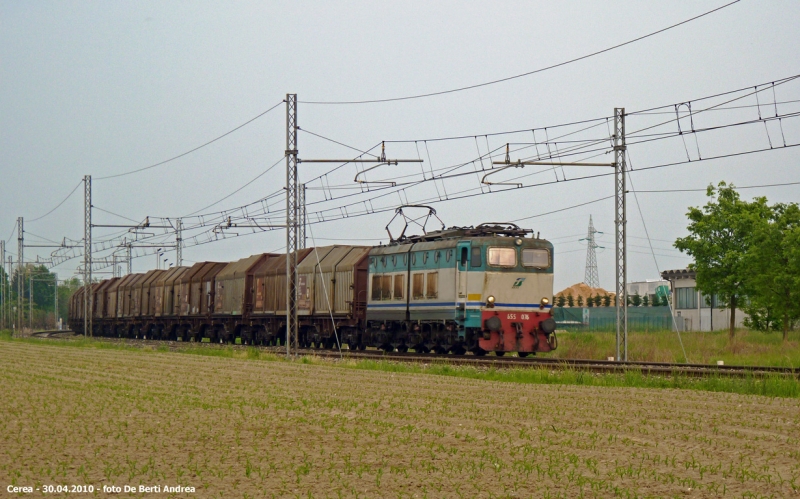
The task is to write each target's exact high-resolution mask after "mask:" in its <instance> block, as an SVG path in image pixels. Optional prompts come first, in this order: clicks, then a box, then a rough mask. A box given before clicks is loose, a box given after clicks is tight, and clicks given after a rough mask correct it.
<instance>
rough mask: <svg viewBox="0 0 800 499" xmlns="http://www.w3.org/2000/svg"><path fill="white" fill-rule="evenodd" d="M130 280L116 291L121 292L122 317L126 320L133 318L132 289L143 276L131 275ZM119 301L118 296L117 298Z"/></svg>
mask: <svg viewBox="0 0 800 499" xmlns="http://www.w3.org/2000/svg"><path fill="white" fill-rule="evenodd" d="M130 277H131V278H130V279H128V280H127V281H125V284H123V286H120V288H119V290H118V291H121V292H122V317H123V318H128V317H132V316H133V288H134V286H135V285H136V283H137V282H139V281H141V280H142V279H144V278H145V274H131V275H130ZM117 299H118V300H119V296H118V297H117Z"/></svg>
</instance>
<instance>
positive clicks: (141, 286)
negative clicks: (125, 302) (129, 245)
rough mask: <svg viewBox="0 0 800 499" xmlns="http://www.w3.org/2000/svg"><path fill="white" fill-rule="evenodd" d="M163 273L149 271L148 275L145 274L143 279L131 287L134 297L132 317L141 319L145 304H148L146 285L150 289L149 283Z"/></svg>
mask: <svg viewBox="0 0 800 499" xmlns="http://www.w3.org/2000/svg"><path fill="white" fill-rule="evenodd" d="M158 272H161V271H160V270H155V269H153V270H149V271H147V273H146V274H144V275H143V276H142V277H141V278H139V279H137V280H136V281H135V282H134V283H133V284H132V285H131V297H132V300H131V302H132V304H131V310H130V313H131V317H141V316H142V312H143V310H144V309H145V308H146V306H145V303H146V302H147V293H146V290H145V285H146V284H147V285H148V287H149V284H148V283H149V282H150V281H151V280H152V279H153V277H154V276H155V275H156V274H157V273H158Z"/></svg>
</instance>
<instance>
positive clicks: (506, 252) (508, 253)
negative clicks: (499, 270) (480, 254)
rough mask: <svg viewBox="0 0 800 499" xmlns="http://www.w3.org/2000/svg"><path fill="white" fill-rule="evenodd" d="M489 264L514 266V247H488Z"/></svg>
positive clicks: (515, 262) (515, 264)
mask: <svg viewBox="0 0 800 499" xmlns="http://www.w3.org/2000/svg"><path fill="white" fill-rule="evenodd" d="M487 258H488V261H489V265H494V266H495V267H516V266H517V250H515V249H514V248H489V255H488V257H487Z"/></svg>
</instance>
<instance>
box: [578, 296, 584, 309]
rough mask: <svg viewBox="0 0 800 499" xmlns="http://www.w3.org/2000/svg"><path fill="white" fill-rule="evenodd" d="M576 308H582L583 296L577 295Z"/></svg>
mask: <svg viewBox="0 0 800 499" xmlns="http://www.w3.org/2000/svg"><path fill="white" fill-rule="evenodd" d="M578 306H579V307H582V306H583V296H581V295H578Z"/></svg>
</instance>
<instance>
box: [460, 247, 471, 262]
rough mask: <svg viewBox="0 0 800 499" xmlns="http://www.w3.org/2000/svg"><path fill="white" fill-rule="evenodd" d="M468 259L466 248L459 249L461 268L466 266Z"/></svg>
mask: <svg viewBox="0 0 800 499" xmlns="http://www.w3.org/2000/svg"><path fill="white" fill-rule="evenodd" d="M468 257H469V254H468V253H467V248H461V266H462V267H466V266H467V258H468Z"/></svg>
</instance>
